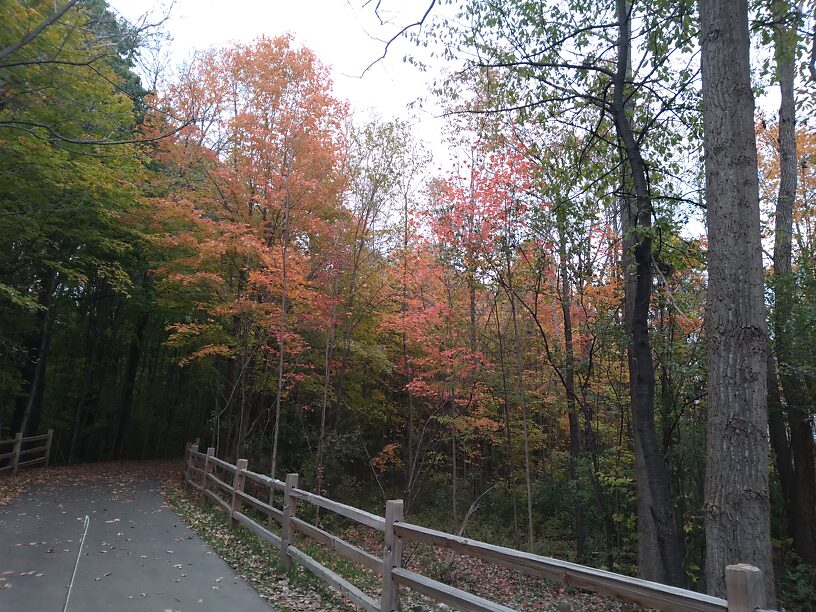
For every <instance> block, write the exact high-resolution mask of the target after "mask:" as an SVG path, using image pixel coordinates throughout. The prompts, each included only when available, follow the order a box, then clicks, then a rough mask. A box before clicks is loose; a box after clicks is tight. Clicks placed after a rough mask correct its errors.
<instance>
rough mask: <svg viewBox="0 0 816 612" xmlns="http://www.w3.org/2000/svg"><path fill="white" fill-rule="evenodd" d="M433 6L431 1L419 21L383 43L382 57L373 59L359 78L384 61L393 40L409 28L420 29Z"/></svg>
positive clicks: (433, 3)
mask: <svg viewBox="0 0 816 612" xmlns="http://www.w3.org/2000/svg"><path fill="white" fill-rule="evenodd" d="M435 4H436V0H431V3H430V4H429V5H428V8H427V9H425V14H424V15H422V19H420V20H419V21H415V22H414V23H409V24H408V25H407V26H405V27H404V28H402V29H401V30H400V31H399V32H397V33H396V34H394V35H393V36H392V37H391V38H389V39H388V40H387V41H385V49H383V52H382V55H381V56H380V57H378V58H377V59H375V60H374V61H373V62H371V63H370V64H369V65H368V66H367V67H366V69H365V70H363V72H362V73H361V74H360V78H362V77H364V76H365V73H366V72H368V71H369V70H371V68H372V67H373V66H374V65H375V64H377V63H378V62H380V61H382V60H384V59H385V56H386V55H388V49H389V47H390V46H391V44H392V43H393V42H394V41H395V40H397V39H398V38H399V37H400V36H402V35H403V34H405V33H406V32H407V31H408V30H410V29H411V28H417V27H418V28H421V27H422V26H423V25H424V24H425V20H426V19H427V18H428V15H430V14H431V10H433V7H434V5H435ZM379 6H380V4H379V2H378V3H377V8H379ZM375 12H376V9H375ZM378 18H379V15H378Z"/></svg>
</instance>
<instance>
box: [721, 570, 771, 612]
mask: <svg viewBox="0 0 816 612" xmlns="http://www.w3.org/2000/svg"><path fill="white" fill-rule="evenodd" d="M725 592H726V594H727V595H728V612H753V611H754V610H756V609H757V608H764V607H765V581H764V580H763V578H762V570H761V569H759V568H758V567H754V566H753V565H748V564H746V563H738V564H737V565H728V566H726V568H725Z"/></svg>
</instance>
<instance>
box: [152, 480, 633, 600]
mask: <svg viewBox="0 0 816 612" xmlns="http://www.w3.org/2000/svg"><path fill="white" fill-rule="evenodd" d="M165 494H166V497H167V499H168V501H169V503H170V505H171V506H173V508H174V509H175V510H176V512H178V513H179V514H180V515H181V516H182V518H183V519H184V520H185V521H186V522H187V524H188V525H189V526H190V527H191V528H192V529H193V530H194V531H196V532H197V533H198V534H199V535H200V536H201V537H202V538H203V539H205V540H206V541H207V542H208V543H210V545H211V546H213V548H214V549H215V550H216V551H217V552H218V553H219V554H221V555H222V556H223V558H224V559H225V560H226V561H227V562H228V563H229V564H230V565H232V566H233V567H234V568H235V569H236V570H237V571H238V572H239V573H240V574H241V576H243V577H244V578H245V579H247V580H248V581H249V582H251V583H252V584H253V585H254V586H255V588H256V589H258V591H259V592H260V593H261V594H262V596H264V597H266V598H268V599H269V600H270V601H272V602H274V605H276V606H277V607H279V608H281V609H283V610H325V609H331V610H353V609H355V608H354V607H353V606H352V605H351V604H350V603H349V602H348V601H346V600H344V599H343V598H342V597H341V596H338V595H336V594H335V593H334V592H332V591H330V590H329V589H328V588H327V587H326V586H325V585H323V583H321V582H320V581H318V580H317V579H315V578H314V577H313V576H312V575H311V574H309V572H307V571H305V570H303V568H300V567H296V568H294V569H293V570H291V571H289V572H288V573H287V572H285V571H283V570H282V569H281V567H280V564H279V561H278V550H277V549H276V548H274V547H271V546H267V545H265V544H263V543H261V541H260V540H259V539H258V538H257V537H255V536H254V534H252V533H250V532H248V531H247V530H245V529H243V528H241V529H239V530H236V531H232V530H230V529H229V527H228V525H227V520H226V517H225V515H224V514H223V513H222V512H220V511H218V510H216V509H215V508H214V507H213V506H211V505H210V504H205V505H201V504H199V503H198V499H197V497H196V496H193V495H192V494H190V493H189V492H188V491H187V490H186V489H184V487H182V486H181V484H180V479H172V480H169V481H167V483H166V485H165ZM301 507H302V505H301ZM304 510H305V509H304ZM247 513H249V512H247ZM303 518H305V519H306V520H309V522H312V521H313V520H314V515H313V514H312V515H311V516H307V515H305V513H304V515H303ZM321 520H322V523H321V526H322V527H323V528H324V529H326V530H327V531H331V532H333V533H335V534H337V535H340V537H342V538H343V539H345V540H346V541H348V542H351V543H353V544H355V545H356V546H359V547H360V548H363V549H364V550H367V551H368V552H370V553H372V554H374V555H377V556H382V546H383V545H382V535H381V534H379V533H377V532H374V531H372V530H369V529H367V528H362V527H357V526H348V524H347V523H346V524H345V526H344V521H342V520H339V521H334V520H333V516H332V515H329V516H326V513H324V514H321ZM273 531H274V529H273ZM298 547H299V548H300V549H301V550H303V551H304V552H306V553H307V554H309V555H310V556H312V557H313V558H315V559H317V560H318V561H319V562H320V563H322V564H323V565H325V566H326V567H329V568H330V569H332V570H333V571H334V572H335V573H337V574H340V575H341V576H343V577H344V578H346V579H347V580H349V581H351V582H352V583H354V584H355V585H356V586H358V587H359V588H361V589H362V590H363V591H365V592H366V593H368V594H369V595H371V596H373V597H375V598H379V596H380V590H379V589H380V580H379V576H377V575H375V574H374V572H371V571H370V570H366V569H363V568H361V567H360V566H358V565H356V564H354V563H352V562H350V561H347V560H346V559H344V558H342V557H339V556H338V555H336V554H335V553H333V552H331V551H329V550H327V549H326V548H325V547H323V546H321V545H318V544H314V543H311V542H310V541H309V540H307V539H306V538H301V539H300V540H299V542H298ZM403 562H404V565H405V567H406V568H408V569H410V570H412V571H416V572H420V573H422V574H424V575H426V576H429V577H431V578H434V579H436V580H440V581H443V582H446V583H448V584H451V585H453V586H457V587H460V588H463V589H466V590H468V591H469V592H471V593H474V594H476V595H480V596H482V597H485V598H487V599H490V600H492V601H497V602H499V603H502V604H504V605H506V606H509V607H512V608H515V609H517V610H523V611H545V612H546V611H553V612H566V611H572V610H576V611H577V610H588V611H591V610H599V611H604V612H618V611H628V610H636V609H638V608H636V607H634V606H631V605H628V604H623V603H620V602H617V601H614V600H611V599H609V598H606V597H602V596H599V595H596V594H594V593H587V592H583V591H579V590H576V589H568V588H565V587H561V586H558V585H553V584H552V583H549V582H547V581H545V580H543V579H537V578H532V577H530V576H525V575H522V574H521V573H519V572H516V571H512V570H509V569H505V568H502V567H499V566H496V565H493V564H489V563H485V562H483V561H481V560H479V559H474V558H471V557H467V556H464V555H451V554H450V553H448V552H447V551H445V550H441V549H436V548H433V547H430V546H425V545H413V544H411V543H408V544H407V545H406V547H405V549H404V553H403ZM400 599H401V602H402V605H403V608H404V609H406V610H422V609H429V608H432V607H433V602H432V601H430V600H429V599H427V598H425V597H423V596H420V595H418V594H416V593H413V592H411V591H409V590H406V589H403V590H402V591H401V598H400Z"/></svg>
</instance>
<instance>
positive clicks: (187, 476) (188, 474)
mask: <svg viewBox="0 0 816 612" xmlns="http://www.w3.org/2000/svg"><path fill="white" fill-rule="evenodd" d="M197 452H198V444H196V443H195V442H193V443H192V444H191V445H190V449H189V451H188V452H187V462H186V463H185V464H184V468H185V469H184V484H186V485H187V488H192V486H191V485H192V482H193V470H192V468H193V466H195V459H194V458H193V453H197Z"/></svg>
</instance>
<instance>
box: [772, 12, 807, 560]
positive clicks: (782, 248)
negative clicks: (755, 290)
mask: <svg viewBox="0 0 816 612" xmlns="http://www.w3.org/2000/svg"><path fill="white" fill-rule="evenodd" d="M771 5H772V6H771V9H772V12H773V16H774V56H775V59H776V74H777V79H778V80H779V88H780V94H781V96H780V106H779V193H778V195H777V199H776V215H775V217H774V218H775V227H774V303H775V310H774V317H773V327H774V336H775V339H776V343H775V348H776V358H777V361H778V363H779V380H780V381H781V383H782V391H783V394H784V397H785V408H786V409H787V410H786V412H787V417H788V418H787V420H788V427H789V428H790V445H791V448H790V456H791V458H792V460H793V483H791V484H792V486H789V487H787V488H786V487H784V486H783V493H785V494H786V496H785V501H786V504H785V506H786V508H787V510H788V514H789V517H790V526H791V527H792V532H791V535H792V536H793V545H794V548H795V549H796V552H797V553H798V554H799V556H800V557H801V558H802V559H803V560H804V561H806V562H807V563H810V564H812V565H816V463H814V442H813V429H812V426H811V423H810V406H811V405H812V399H811V397H810V394H809V393H808V389H807V385H806V383H805V381H804V380H802V377H801V375H800V374H799V370H798V369H797V364H796V360H795V357H794V355H793V350H792V349H793V344H794V341H795V338H794V337H793V332H792V330H791V323H792V321H793V302H794V287H795V283H796V281H795V278H794V275H793V268H792V243H793V209H794V206H795V204H796V183H797V172H798V167H799V164H798V159H797V154H796V99H795V88H794V86H795V75H796V66H795V56H796V42H797V39H798V34H797V32H796V22H795V20H794V15H792V14H791V13H792V12H793V10H794V9H795V8H796V7H795V6H792V5H791V3H789V2H787V1H784V0H773V1H772V3H771ZM780 476H781V473H780Z"/></svg>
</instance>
